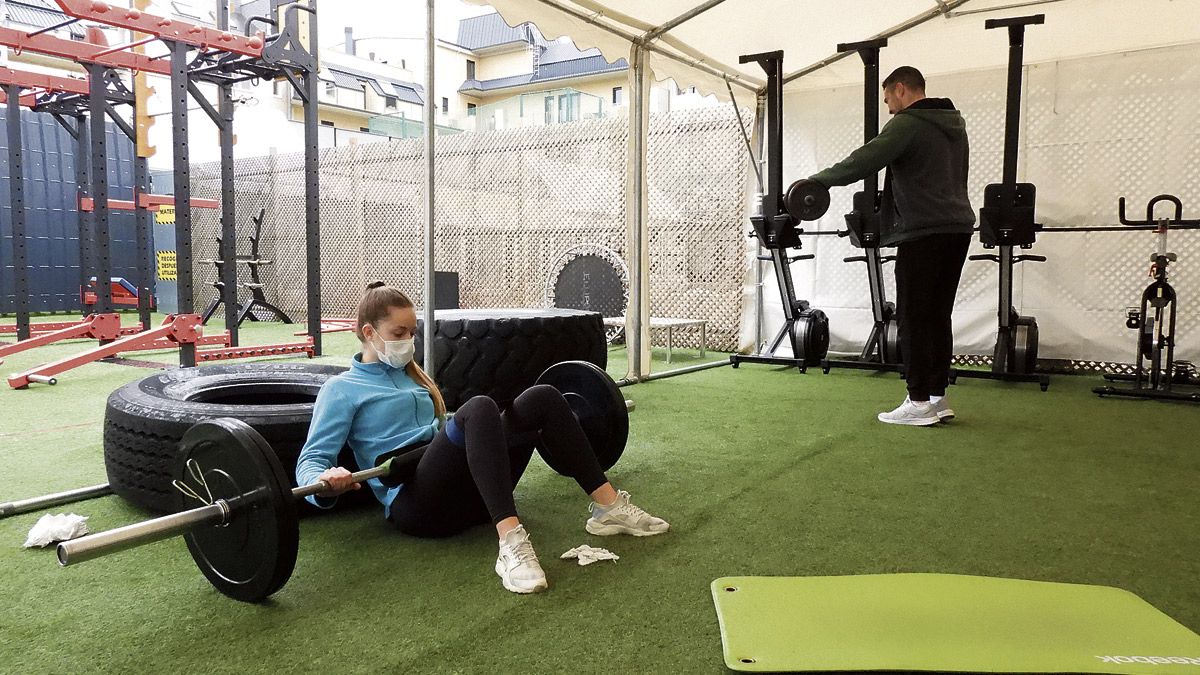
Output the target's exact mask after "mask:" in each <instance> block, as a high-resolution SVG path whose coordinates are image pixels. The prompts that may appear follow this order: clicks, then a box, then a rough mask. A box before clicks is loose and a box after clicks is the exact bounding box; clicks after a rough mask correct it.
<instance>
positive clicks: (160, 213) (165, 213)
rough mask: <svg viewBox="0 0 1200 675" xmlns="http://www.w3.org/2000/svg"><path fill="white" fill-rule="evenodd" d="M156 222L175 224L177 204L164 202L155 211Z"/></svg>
mask: <svg viewBox="0 0 1200 675" xmlns="http://www.w3.org/2000/svg"><path fill="white" fill-rule="evenodd" d="M154 222H155V223H158V224H159V225H174V224H175V206H174V205H168V204H163V205H162V206H160V207H158V210H157V211H155V212H154Z"/></svg>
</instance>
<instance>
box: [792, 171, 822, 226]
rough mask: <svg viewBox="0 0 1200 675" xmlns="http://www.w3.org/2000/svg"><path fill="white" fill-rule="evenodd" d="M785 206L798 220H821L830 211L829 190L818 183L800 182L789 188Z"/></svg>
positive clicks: (804, 180)
mask: <svg viewBox="0 0 1200 675" xmlns="http://www.w3.org/2000/svg"><path fill="white" fill-rule="evenodd" d="M783 206H784V208H785V209H787V212H788V213H790V214H791V215H792V217H793V218H795V219H796V220H820V218H821V216H823V215H825V212H826V211H828V210H829V189H828V188H826V187H825V186H824V185H821V184H820V183H818V182H816V181H811V180H808V179H801V180H798V181H796V182H795V183H792V184H791V186H790V187H788V190H787V195H786V196H785V197H784V199H783Z"/></svg>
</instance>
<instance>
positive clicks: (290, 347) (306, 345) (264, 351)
mask: <svg viewBox="0 0 1200 675" xmlns="http://www.w3.org/2000/svg"><path fill="white" fill-rule="evenodd" d="M288 354H305V355H307V356H308V358H310V359H311V358H312V357H313V356H315V355H316V350H315V349H314V348H313V339H312V338H311V337H310V338H307V339H306V340H305V341H304V342H291V343H284V344H278V345H243V346H240V347H226V348H224V349H197V350H196V362H197V363H207V362H209V361H227V360H229V359H249V358H254V357H257V356H286V355H288Z"/></svg>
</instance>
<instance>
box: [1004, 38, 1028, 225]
mask: <svg viewBox="0 0 1200 675" xmlns="http://www.w3.org/2000/svg"><path fill="white" fill-rule="evenodd" d="M1024 52H1025V26H1024V25H1020V24H1018V25H1015V26H1009V27H1008V97H1007V105H1006V107H1005V113H1004V179H1003V182H1004V184H1005V185H1008V186H1013V185H1016V183H1017V150H1018V147H1019V143H1018V140H1019V139H1020V136H1021V75H1022V73H1021V70H1022V68H1023V67H1024ZM1006 225H1007V223H1006Z"/></svg>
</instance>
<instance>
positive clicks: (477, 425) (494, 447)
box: [388, 385, 608, 537]
mask: <svg viewBox="0 0 1200 675" xmlns="http://www.w3.org/2000/svg"><path fill="white" fill-rule="evenodd" d="M453 424H454V426H455V427H456V429H457V430H458V431H459V432H461V434H462V436H463V437H465V443H463V447H460V446H459V445H457V444H455V442H454V441H453V440H451V438H450V436H449V435H447V430H446V428H443V429H442V430H441V431H439V432H438V433H437V436H435V437H434V439H433V441H432V442H431V443H430V444H429V448H428V449H427V450H426V451H425V454H424V456H422V457H421V460H420V462H419V463H418V464H417V467H416V470H415V472H414V474H413V478H412V479H410V480H409V481H408V482H406V483H405V484H404V488H403V489H401V490H400V494H398V495H397V496H396V499H395V500H394V501H393V502H392V505H391V507H390V509H389V511H388V520H390V521H391V522H392V523H393V524H394V525H395V526H396V527H397V528H399V529H400V531H401V532H404V533H405V534H411V535H414V536H418V537H445V536H449V535H453V534H457V533H459V532H462V531H463V530H465V529H467V528H468V527H471V526H473V525H481V524H484V523H486V522H488V520H489V519H490V520H491V522H492V523H498V522H500V521H501V520H504V519H505V518H509V517H512V516H515V515H517V509H516V506H515V505H514V503H513V488H514V487H515V486H516V484H517V481H518V480H520V478H521V474H523V473H524V472H525V468H526V467H527V466H528V465H529V460H530V458H531V457H532V456H533V450H534V445H533V443H532V442H531V440H530V439H531V438H536V436H531V434H534V433H536V432H541V440H540V442H538V452H539V453H541V454H542V455H543V457H545V456H550V458H551V459H552V460H553V461H554V462H555V464H556V465H561V466H563V467H567V469H568V472H569V473H570V475H571V476H572V477H573V478H574V479H575V482H577V483H579V487H581V488H583V490H584V492H587V493H589V494H590V493H592V492H594V491H595V490H596V489H597V488H599V487H600V486H601V485H604V484H605V483H606V482H608V479H607V478H606V477H605V476H604V471H603V470H601V468H600V465H599V463H598V462H597V461H596V455H595V453H594V452H593V451H592V449H591V446H590V445H588V440H587V436H585V435H584V433H583V430H582V429H581V428H580V427H579V422H578V420H576V419H575V416H574V415H572V414H571V408H570V406H569V405H568V404H567V401H566V399H564V398H563V396H562V394H560V393H559V392H558V390H557V389H555V388H554V387H551V386H548V385H537V386H533V387H530V388H529V389H527V390H525V392H523V393H522V394H521V395H520V396H518V397H517V398H516V400H515V401H513V404H512V407H511V408H510V409H509V410H506V411H505V412H504V413H503V414H501V413H500V410H499V408H498V407H497V406H496V402H495V401H493V400H492V399H490V398H488V397H486V396H476V397H475V398H472V399H471V400H469V401H467V402H466V403H465V404H463V405H462V407H460V408H459V409H458V410H457V411H456V412H455V413H454V420H453Z"/></svg>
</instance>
